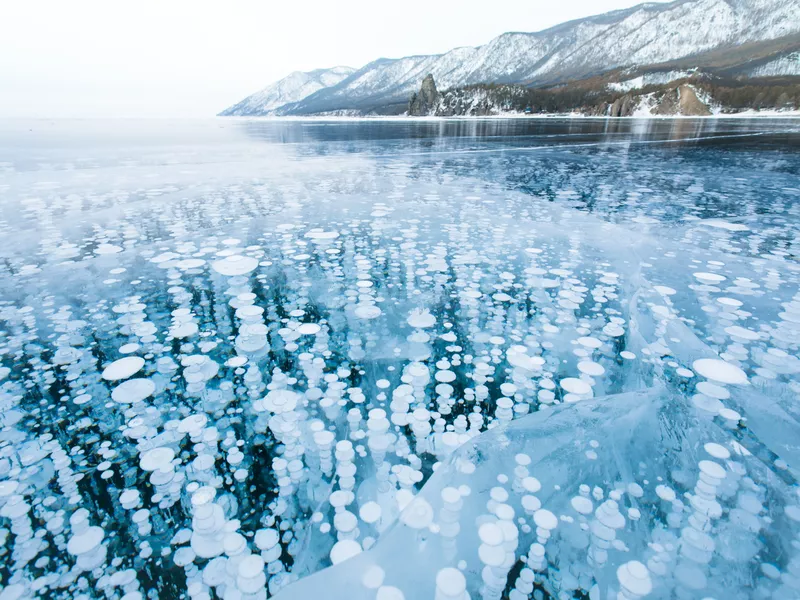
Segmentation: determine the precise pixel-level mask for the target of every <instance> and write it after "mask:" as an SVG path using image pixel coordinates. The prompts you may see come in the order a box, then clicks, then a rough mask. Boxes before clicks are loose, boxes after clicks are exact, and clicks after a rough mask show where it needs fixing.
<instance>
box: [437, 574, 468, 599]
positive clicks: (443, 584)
mask: <svg viewBox="0 0 800 600" xmlns="http://www.w3.org/2000/svg"><path fill="white" fill-rule="evenodd" d="M466 589H467V579H466V577H464V574H463V573H462V572H461V571H459V570H458V569H454V568H453V567H445V568H444V569H440V570H439V572H438V573H437V574H436V591H437V593H440V594H442V596H443V597H444V598H461V596H462V594H463V593H464V592H465V591H466Z"/></svg>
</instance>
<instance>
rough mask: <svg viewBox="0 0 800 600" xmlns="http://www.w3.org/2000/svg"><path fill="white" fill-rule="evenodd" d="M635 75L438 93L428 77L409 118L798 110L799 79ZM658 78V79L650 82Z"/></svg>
mask: <svg viewBox="0 0 800 600" xmlns="http://www.w3.org/2000/svg"><path fill="white" fill-rule="evenodd" d="M676 73H677V75H676V76H677V77H678V78H679V79H677V80H670V79H669V78H667V77H663V78H662V77H651V78H650V79H647V78H641V77H640V78H639V79H642V81H643V82H644V83H642V85H641V86H637V85H634V84H631V83H630V82H626V83H627V85H620V84H609V83H608V81H605V80H597V79H594V80H589V81H582V82H576V83H573V84H567V85H559V86H555V87H552V88H532V87H525V86H521V85H475V86H465V87H460V88H452V89H448V90H444V91H441V92H440V91H438V90H437V87H436V82H435V81H434V79H433V77H432V76H431V75H428V76H427V77H425V80H424V82H423V84H422V87H421V89H420V91H419V92H417V93H415V94H413V95H412V96H411V100H410V102H409V107H408V114H409V115H411V116H428V115H430V116H437V117H451V116H474V117H480V116H488V115H502V114H508V113H526V114H542V113H544V114H553V113H580V114H584V115H592V116H609V117H645V116H670V115H681V116H708V115H711V114H718V113H722V114H725V113H735V112H740V111H742V110H751V109H756V110H798V109H800V77H790V78H780V79H777V78H766V79H761V80H754V79H749V80H747V81H745V82H742V81H736V80H727V81H726V80H721V79H719V78H713V77H709V76H708V75H707V74H702V73H697V72H695V73H681V72H676ZM655 81H661V83H653V82H655Z"/></svg>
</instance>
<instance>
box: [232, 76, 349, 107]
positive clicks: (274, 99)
mask: <svg viewBox="0 0 800 600" xmlns="http://www.w3.org/2000/svg"><path fill="white" fill-rule="evenodd" d="M354 71H355V69H353V68H351V67H332V68H330V69H316V70H314V71H308V72H303V71H295V72H294V73H291V74H289V75H288V76H286V77H284V78H283V79H281V80H280V81H276V82H275V83H273V84H271V85H268V86H267V87H265V88H264V89H263V90H260V91H258V92H256V93H255V94H252V95H251V96H248V97H247V98H245V99H244V100H242V101H241V102H239V103H238V104H235V105H234V106H231V107H230V108H228V109H226V110H224V111H223V112H221V113H220V115H222V116H241V115H252V114H262V115H267V114H270V113H272V112H273V111H274V110H275V109H277V108H280V107H281V106H284V105H285V104H289V103H292V102H297V101H298V100H302V99H303V98H306V97H308V96H310V95H311V94H313V93H314V92H316V91H318V90H321V89H323V88H326V87H330V86H332V85H336V84H337V83H339V82H340V81H341V80H342V79H344V78H345V77H347V76H349V75H350V74H352V73H353V72H354Z"/></svg>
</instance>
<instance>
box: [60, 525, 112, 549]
mask: <svg viewBox="0 0 800 600" xmlns="http://www.w3.org/2000/svg"><path fill="white" fill-rule="evenodd" d="M103 537H105V531H103V528H102V527H95V526H92V527H88V528H87V529H86V530H85V531H83V533H79V534H77V535H74V536H72V537H71V538H70V540H69V542H67V552H69V553H70V554H72V555H73V556H80V555H81V554H86V553H87V552H91V551H92V550H94V549H95V548H97V547H98V546H99V545H100V544H101V542H102V541H103Z"/></svg>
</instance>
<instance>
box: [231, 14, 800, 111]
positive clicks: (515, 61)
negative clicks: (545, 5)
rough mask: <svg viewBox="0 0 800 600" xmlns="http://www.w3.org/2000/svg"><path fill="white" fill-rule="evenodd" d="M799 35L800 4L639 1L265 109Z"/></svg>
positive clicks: (371, 104)
mask: <svg viewBox="0 0 800 600" xmlns="http://www.w3.org/2000/svg"><path fill="white" fill-rule="evenodd" d="M798 31H800V0H676V1H674V2H670V3H666V4H655V3H646V4H640V5H638V6H635V7H633V8H630V9H626V10H619V11H614V12H610V13H606V14H603V15H598V16H593V17H588V18H585V19H579V20H575V21H570V22H567V23H563V24H561V25H557V26H555V27H552V28H550V29H546V30H544V31H540V32H536V33H505V34H503V35H501V36H499V37H497V38H495V39H493V40H491V41H490V42H489V43H488V44H486V45H484V46H478V47H476V48H456V49H454V50H451V51H450V52H447V53H445V54H440V55H423V56H409V57H405V58H400V59H386V58H381V59H378V60H376V61H373V62H371V63H369V64H367V65H366V66H364V67H362V68H361V69H358V70H357V71H355V72H353V73H352V74H350V75H349V76H347V77H345V78H343V79H342V80H341V81H340V82H338V83H337V84H335V85H331V86H328V87H323V88H321V89H319V90H318V91H315V92H314V93H312V94H310V95H308V96H306V97H304V98H299V99H297V100H295V101H294V102H292V103H287V104H284V105H283V106H280V107H275V108H273V109H271V110H273V111H274V112H275V113H276V114H312V113H324V112H333V111H347V110H349V111H363V112H368V111H370V110H375V109H378V108H381V109H383V110H386V107H391V106H392V105H396V106H402V105H404V104H405V103H406V102H407V100H408V97H409V96H410V94H411V93H413V92H414V91H416V90H417V89H418V88H419V85H420V82H421V81H422V79H423V78H424V77H425V75H426V74H428V73H431V74H432V75H433V77H434V78H435V80H436V82H437V85H438V86H439V88H440V89H446V88H450V87H456V86H464V85H469V84H473V83H487V82H493V83H510V82H516V83H542V84H544V83H555V82H559V81H566V80H569V79H574V78H580V77H586V76H589V75H593V74H597V73H601V72H603V71H606V70H609V69H613V68H618V67H623V66H635V65H646V64H655V63H664V62H668V61H672V60H676V59H679V58H683V57H687V56H691V55H693V54H697V53H702V52H708V51H709V50H712V49H718V48H726V47H734V46H738V45H741V44H745V43H749V42H758V41H761V40H769V39H775V38H779V37H782V36H786V35H789V34H793V33H796V32H798ZM237 106H238V105H237ZM234 108H235V107H234ZM229 110H230V109H229ZM236 114H262V113H260V112H258V111H251V112H247V113H236Z"/></svg>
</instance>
